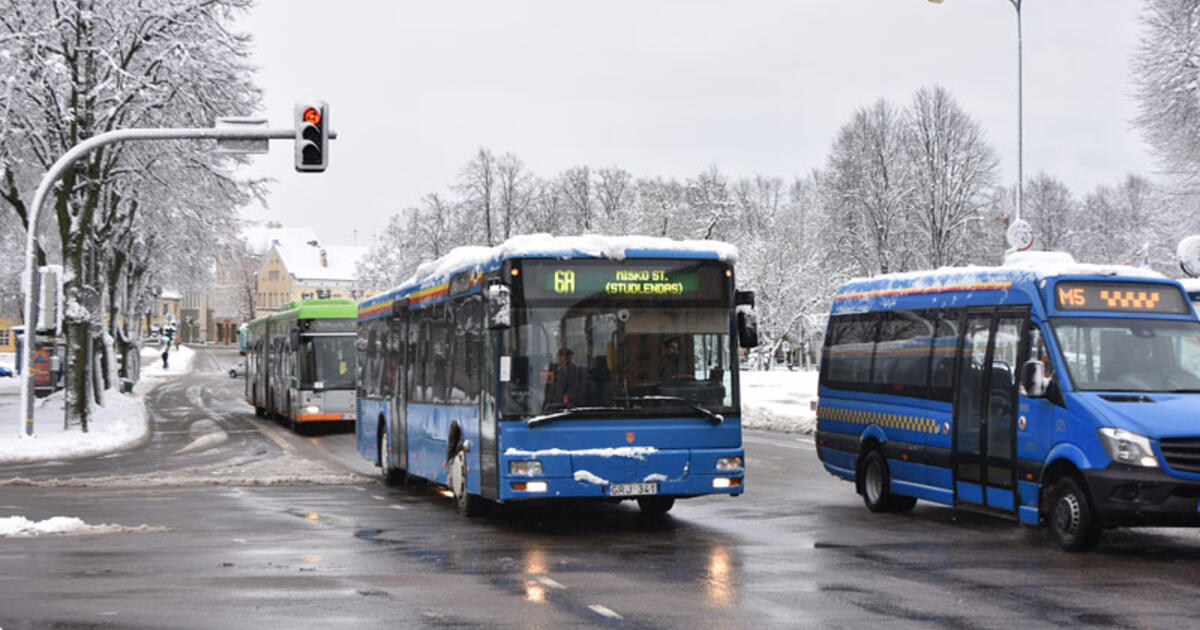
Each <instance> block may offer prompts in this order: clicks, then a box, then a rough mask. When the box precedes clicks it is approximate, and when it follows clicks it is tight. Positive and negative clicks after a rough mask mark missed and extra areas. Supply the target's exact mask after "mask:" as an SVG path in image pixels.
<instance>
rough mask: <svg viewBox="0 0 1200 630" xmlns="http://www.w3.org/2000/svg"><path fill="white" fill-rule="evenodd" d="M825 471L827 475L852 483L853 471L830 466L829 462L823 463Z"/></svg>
mask: <svg viewBox="0 0 1200 630" xmlns="http://www.w3.org/2000/svg"><path fill="white" fill-rule="evenodd" d="M825 470H827V471H829V473H830V474H832V475H836V476H838V477H841V478H842V479H845V480H846V481H854V477H855V475H854V470H853V469H850V468H839V467H837V466H830V465H829V462H825Z"/></svg>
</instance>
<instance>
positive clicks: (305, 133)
mask: <svg viewBox="0 0 1200 630" xmlns="http://www.w3.org/2000/svg"><path fill="white" fill-rule="evenodd" d="M295 120H296V170H297V171H300V172H302V173H319V172H321V171H324V170H325V167H326V166H328V165H329V153H328V147H329V105H328V104H326V103H325V102H323V101H316V102H312V103H297V104H296V117H295Z"/></svg>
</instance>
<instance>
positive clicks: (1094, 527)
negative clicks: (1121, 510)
mask: <svg viewBox="0 0 1200 630" xmlns="http://www.w3.org/2000/svg"><path fill="white" fill-rule="evenodd" d="M1047 507H1048V509H1047V510H1046V519H1047V524H1048V525H1049V526H1050V535H1051V536H1053V537H1054V542H1055V543H1057V544H1058V546H1059V547H1061V548H1062V549H1063V550H1064V551H1089V550H1091V549H1094V548H1095V547H1096V545H1098V544H1099V543H1100V531H1101V530H1100V522H1099V520H1098V519H1097V518H1096V515H1095V514H1094V513H1093V512H1092V506H1091V504H1090V503H1089V502H1088V497H1087V493H1085V492H1084V491H1083V487H1082V486H1080V484H1079V482H1078V481H1076V480H1075V479H1074V478H1073V477H1063V478H1062V479H1059V480H1058V482H1057V483H1055V484H1054V490H1053V491H1051V493H1050V504H1049V506H1047Z"/></svg>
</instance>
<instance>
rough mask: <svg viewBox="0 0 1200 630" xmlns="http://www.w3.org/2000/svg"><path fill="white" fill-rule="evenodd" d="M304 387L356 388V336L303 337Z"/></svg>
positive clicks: (302, 375) (301, 343) (301, 352)
mask: <svg viewBox="0 0 1200 630" xmlns="http://www.w3.org/2000/svg"><path fill="white" fill-rule="evenodd" d="M300 387H301V389H354V335H321V336H303V337H301V338H300Z"/></svg>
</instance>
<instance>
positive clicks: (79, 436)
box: [0, 346, 196, 464]
mask: <svg viewBox="0 0 1200 630" xmlns="http://www.w3.org/2000/svg"><path fill="white" fill-rule="evenodd" d="M161 353H162V351H161V350H158V349H155V348H143V349H142V380H141V381H139V382H138V383H137V384H136V385H135V386H134V388H133V394H132V395H125V394H119V393H117V392H115V391H108V392H105V396H104V406H103V407H99V406H97V407H94V408H93V415H92V417H91V419H90V420H89V422H88V432H87V433H83V432H82V431H80V428H79V427H78V426H72V427H70V428H69V429H67V430H65V431H64V430H63V392H62V391H59V392H56V393H54V394H52V395H50V396H47V397H46V398H40V399H38V400H37V401H35V402H34V435H33V436H32V437H26V436H25V434H24V433H25V432H24V419H23V417H22V416H23V415H24V414H23V410H22V409H21V408H20V407H21V397H20V382H21V381H20V379H16V378H13V379H0V381H3V384H2V385H0V464H14V463H25V462H34V461H44V460H52V459H70V458H74V457H85V456H91V455H100V454H103V453H110V452H112V451H117V450H121V449H124V448H128V447H130V446H132V445H134V444H137V443H139V442H141V441H142V440H144V439H145V438H146V436H147V435H149V425H148V423H147V420H146V409H145V395H146V392H149V391H150V390H151V389H152V388H154V387H155V386H157V385H158V384H159V383H161V382H162V381H164V380H166V379H169V378H173V377H176V376H179V375H181V374H184V373H186V372H188V371H189V370H190V369H191V365H192V360H193V359H194V358H195V356H196V355H195V352H193V351H192V349H191V348H188V347H186V346H181V347H180V348H179V350H175V351H172V352H171V354H170V356H169V363H170V367H168V368H167V369H163V367H162V359H161V358H160V355H161Z"/></svg>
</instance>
